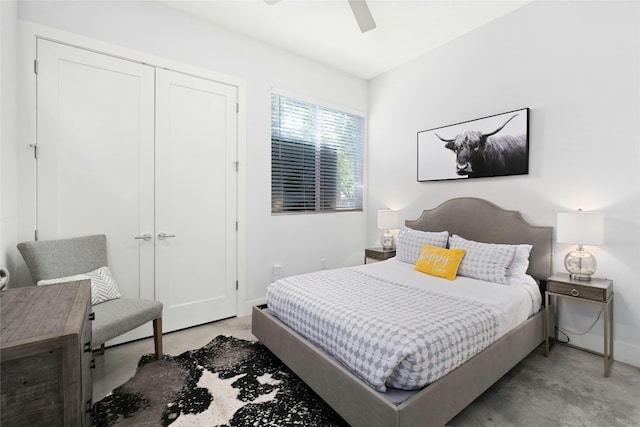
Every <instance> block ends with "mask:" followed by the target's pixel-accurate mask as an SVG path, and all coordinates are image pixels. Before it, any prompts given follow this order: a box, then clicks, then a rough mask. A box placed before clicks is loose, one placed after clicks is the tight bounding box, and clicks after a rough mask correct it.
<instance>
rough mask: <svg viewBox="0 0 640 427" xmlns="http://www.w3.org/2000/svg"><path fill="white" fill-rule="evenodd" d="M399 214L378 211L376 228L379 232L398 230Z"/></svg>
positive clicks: (383, 210) (389, 210) (390, 211)
mask: <svg viewBox="0 0 640 427" xmlns="http://www.w3.org/2000/svg"><path fill="white" fill-rule="evenodd" d="M399 214H400V213H399V212H398V211H393V210H391V209H381V210H379V211H378V228H379V229H381V230H391V229H395V228H398V222H399V220H400V215H399Z"/></svg>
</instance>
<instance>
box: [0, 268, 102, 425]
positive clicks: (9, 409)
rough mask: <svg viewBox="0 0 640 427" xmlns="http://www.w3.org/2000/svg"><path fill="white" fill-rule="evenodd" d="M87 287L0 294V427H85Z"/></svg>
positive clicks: (88, 328) (88, 416)
mask: <svg viewBox="0 0 640 427" xmlns="http://www.w3.org/2000/svg"><path fill="white" fill-rule="evenodd" d="M90 319H91V284H90V282H89V280H82V281H77V282H70V283H65V284H60V285H46V286H29V287H25V288H16V289H9V290H7V291H4V292H0V328H1V329H0V361H1V365H0V404H1V407H0V425H7V426H55V425H64V426H90V425H91V406H92V402H91V393H92V381H91V369H90V367H91V364H92V359H91V322H90Z"/></svg>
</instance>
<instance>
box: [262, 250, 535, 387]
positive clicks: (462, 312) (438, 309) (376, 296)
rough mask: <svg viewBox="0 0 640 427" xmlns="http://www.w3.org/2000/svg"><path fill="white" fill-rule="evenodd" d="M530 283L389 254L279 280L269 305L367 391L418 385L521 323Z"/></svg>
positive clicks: (531, 307)
mask: <svg viewBox="0 0 640 427" xmlns="http://www.w3.org/2000/svg"><path fill="white" fill-rule="evenodd" d="M540 301H541V296H540V293H539V291H538V288H537V286H536V285H535V282H532V283H523V284H522V285H521V286H506V285H500V284H494V283H488V282H483V281H478V280H474V279H469V278H464V277H458V278H457V279H456V280H454V281H449V280H445V279H440V278H436V277H433V276H429V275H425V274H423V273H419V272H416V271H414V269H413V265H411V264H407V263H403V262H399V261H396V260H395V259H391V260H388V261H384V262H380V263H374V264H367V265H364V266H358V267H352V268H344V269H336V270H326V271H320V272H316V273H310V274H305V275H299V276H292V277H288V278H285V279H281V280H279V281H277V282H275V283H273V284H271V285H269V287H268V290H267V304H268V306H269V309H270V310H271V311H272V312H273V313H274V315H276V316H277V317H278V318H280V319H281V320H282V321H283V322H284V323H286V324H287V325H288V326H290V327H291V328H292V329H294V330H296V331H297V332H298V333H300V334H301V335H302V336H304V337H305V338H306V339H308V340H309V341H310V342H312V343H313V344H315V345H317V346H318V347H320V348H322V349H323V350H324V351H326V352H327V353H329V354H331V355H332V356H333V357H334V358H335V359H336V360H337V361H339V362H340V363H342V364H343V365H344V366H345V367H346V368H347V369H349V370H350V371H351V372H353V373H354V374H355V375H357V376H358V377H360V378H361V379H362V380H363V381H364V382H366V383H367V384H369V385H370V386H371V387H372V388H373V389H375V390H378V391H382V392H383V391H385V390H386V388H387V387H393V388H398V389H404V390H412V389H418V388H422V387H424V386H426V385H428V384H430V383H431V382H433V381H436V380H437V379H438V378H440V377H442V376H444V375H446V373H448V372H449V371H451V370H453V369H455V368H456V367H458V366H459V365H461V364H462V363H464V362H465V361H466V360H468V359H469V358H471V357H473V356H474V355H475V354H477V353H478V352H480V351H482V350H483V349H484V348H486V347H487V346H489V345H490V344H491V343H493V342H494V341H495V340H497V339H498V338H499V337H500V336H502V335H504V334H505V333H507V332H508V331H509V330H511V329H512V328H514V327H515V326H517V325H518V324H520V323H521V322H523V321H524V320H526V319H527V318H528V317H529V316H530V315H532V314H533V313H535V312H536V311H537V310H538V309H539V306H540Z"/></svg>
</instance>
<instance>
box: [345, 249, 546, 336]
mask: <svg viewBox="0 0 640 427" xmlns="http://www.w3.org/2000/svg"><path fill="white" fill-rule="evenodd" d="M353 269H354V270H360V271H363V272H366V273H368V274H371V275H374V276H377V277H380V278H382V279H385V280H390V281H394V282H397V283H402V284H404V285H408V286H412V287H416V288H421V289H427V290H431V291H434V292H438V293H442V294H445V295H451V296H457V297H464V298H469V299H473V300H474V301H477V302H480V303H483V304H487V305H490V306H492V307H494V308H495V310H497V312H498V313H499V320H500V321H499V325H498V337H501V336H502V335H504V334H506V333H507V332H509V331H510V330H512V329H513V328H515V327H516V326H518V325H519V324H520V323H522V322H524V321H525V320H527V319H528V318H529V317H531V316H533V315H534V314H535V313H537V312H538V311H539V310H540V307H541V304H542V295H541V294H540V289H539V287H538V285H537V283H536V282H535V280H534V279H533V278H532V277H531V276H527V278H526V279H525V278H523V280H522V282H523V283H522V284H521V285H501V284H498V283H490V282H484V281H482V280H476V279H470V278H468V277H463V276H458V277H457V278H456V279H455V280H453V281H450V280H447V279H441V278H439V277H434V276H430V275H428V274H425V273H420V272H418V271H415V270H414V266H413V265H412V264H409V263H406V262H401V261H397V260H396V259H395V258H391V259H388V260H386V261H381V262H375V263H372V264H366V265H361V266H357V267H353Z"/></svg>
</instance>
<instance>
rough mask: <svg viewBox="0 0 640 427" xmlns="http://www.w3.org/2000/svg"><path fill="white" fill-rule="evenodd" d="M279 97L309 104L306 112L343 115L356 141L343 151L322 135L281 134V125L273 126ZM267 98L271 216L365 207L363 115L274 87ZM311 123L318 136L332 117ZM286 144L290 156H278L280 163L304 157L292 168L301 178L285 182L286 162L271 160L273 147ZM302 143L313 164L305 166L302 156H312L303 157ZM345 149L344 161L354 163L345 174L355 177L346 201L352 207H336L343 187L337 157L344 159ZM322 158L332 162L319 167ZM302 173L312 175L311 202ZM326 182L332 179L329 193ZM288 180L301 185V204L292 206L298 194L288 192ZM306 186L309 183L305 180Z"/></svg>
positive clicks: (333, 211)
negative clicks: (277, 183)
mask: <svg viewBox="0 0 640 427" xmlns="http://www.w3.org/2000/svg"><path fill="white" fill-rule="evenodd" d="M275 97H277V100H275V99H274V98H275ZM282 98H285V99H288V100H289V101H291V102H294V103H299V104H300V105H301V108H305V107H309V111H311V110H313V111H314V112H315V113H317V114H318V115H321V114H327V113H328V114H329V116H330V117H331V118H332V119H337V118H342V119H343V120H345V121H347V122H349V123H350V124H351V125H352V126H353V127H354V129H356V130H357V132H356V133H355V134H354V138H355V139H356V140H355V141H353V142H352V145H351V146H350V147H348V148H347V149H346V150H341V147H340V146H339V145H337V144H336V142H335V141H334V142H333V143H331V142H328V143H325V142H324V140H323V139H322V138H321V137H320V138H317V137H307V138H293V137H291V136H289V137H286V136H283V135H282V133H280V126H278V127H277V130H276V126H275V125H274V124H275V123H276V114H277V113H276V112H275V111H274V108H275V105H276V104H277V103H279V102H280V100H281V99H282ZM270 100H271V215H301V214H302V215H305V214H325V213H339V212H362V211H363V206H364V198H365V197H364V196H365V194H364V192H365V191H364V189H365V153H366V121H367V118H366V116H365V114H363V113H361V112H357V111H354V110H350V109H348V108H345V107H340V106H335V105H329V104H327V103H324V102H319V101H317V100H312V99H309V98H306V97H302V96H298V95H293V94H290V93H286V92H282V91H279V90H275V89H272V91H271V98H270ZM332 111H333V112H335V113H336V114H335V116H331V112H332ZM278 114H279V113H278ZM314 117H315V116H314ZM279 118H280V117H279V116H277V120H279ZM305 124H306V123H305ZM312 125H313V127H312V128H313V129H314V132H312V133H313V134H314V135H317V134H318V132H317V130H318V128H321V127H322V126H324V125H328V126H329V127H330V126H331V120H328V121H320V122H318V123H316V121H315V120H314V122H313V123H312ZM345 126H346V125H345ZM291 129H293V128H290V130H291ZM338 130H344V129H341V128H338V129H337V131H338ZM283 133H286V132H283ZM337 134H338V135H340V136H344V135H348V132H337ZM352 139H353V138H352ZM358 139H359V140H358ZM342 143H343V141H342V140H339V144H342ZM276 144H277V147H276ZM287 144H291V146H292V147H293V148H291V149H290V150H289V151H288V152H287V154H288V155H289V156H291V157H290V158H289V159H284V160H282V158H281V161H282V162H283V163H284V162H286V161H290V162H291V161H293V160H295V159H294V154H299V155H300V156H302V157H303V158H302V165H301V166H300V167H298V168H293V170H294V172H295V170H298V171H300V170H301V172H299V173H300V174H301V177H300V178H294V179H291V180H289V181H287V182H285V180H284V176H285V172H288V171H289V169H288V168H287V167H286V165H285V166H283V165H282V164H280V165H276V163H274V159H275V157H274V152H275V151H276V148H277V149H278V150H279V151H278V152H279V153H281V152H282V149H283V146H286V145H287ZM298 144H299V146H300V147H302V148H296V147H295V146H296V145H298ZM303 144H306V145H307V146H308V147H312V150H313V163H314V165H313V167H311V166H310V164H311V162H310V161H309V162H307V163H306V166H305V161H304V159H305V158H309V157H311V156H306V157H305V156H304V155H305V153H304V151H305V148H304V147H303V146H302V145H303ZM285 149H286V147H285ZM296 151H299V153H296ZM345 152H346V153H347V157H346V159H347V160H346V161H352V162H353V166H352V168H351V170H350V173H348V174H346V177H347V179H354V183H353V187H352V189H353V196H351V197H350V198H348V199H347V200H348V201H349V203H351V204H352V206H349V207H339V205H340V200H341V196H340V194H341V191H340V189H341V188H343V187H342V186H341V184H340V182H341V179H340V178H341V176H342V177H344V175H341V173H340V164H341V162H340V160H339V157H341V156H342V158H343V159H344V158H345V157H344V155H343V154H342V153H345ZM292 153H293V154H292ZM307 154H308V153H307ZM323 156H324V157H323ZM327 156H328V157H329V159H328V160H327ZM323 161H324V162H329V164H331V163H333V165H331V166H329V167H326V166H325V167H323V166H322V165H323ZM344 161H345V160H343V162H344ZM342 164H344V163H342ZM276 166H278V171H277V172H276V171H275V170H274V168H275V167H276ZM332 170H334V171H335V173H334V175H331V171H332ZM310 171H312V173H310ZM327 172H329V173H328V174H327ZM305 173H306V174H307V175H313V183H314V185H313V188H314V190H313V191H314V194H313V202H312V203H311V202H310V201H309V199H310V197H309V196H307V195H304V193H305V190H304V188H303V187H304V185H305V183H304V181H305V179H306V180H307V181H308V176H307V177H305V176H304V175H305ZM278 174H279V175H278ZM278 179H279V180H280V185H281V186H282V188H280V189H279V190H278V189H275V187H274V183H275V182H276V181H277V180H278ZM327 181H328V182H329V184H332V183H331V181H334V182H335V191H331V190H329V193H327V188H329V189H331V185H329V186H327V185H326V184H327ZM287 183H288V184H290V185H291V186H292V187H294V188H295V186H296V185H298V186H299V187H300V188H299V190H301V192H302V194H303V195H302V198H300V199H299V201H298V202H297V203H300V207H297V208H295V207H294V204H295V203H296V201H295V198H296V197H300V195H299V194H296V192H295V191H290V192H287V191H286V190H285V187H286V184H287ZM307 185H309V183H308V182H307ZM326 194H331V195H330V196H329V197H325V195H326ZM278 196H280V203H281V206H280V208H279V209H278V208H277V207H276V206H277V197H278ZM287 196H289V197H290V198H292V199H294V202H291V203H292V204H293V205H290V206H286V205H287V202H286V201H285V200H286V198H287ZM307 197H309V198H307ZM306 203H311V204H312V206H311V207H308V208H307V207H305V204H306ZM331 204H333V207H327V205H331Z"/></svg>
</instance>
